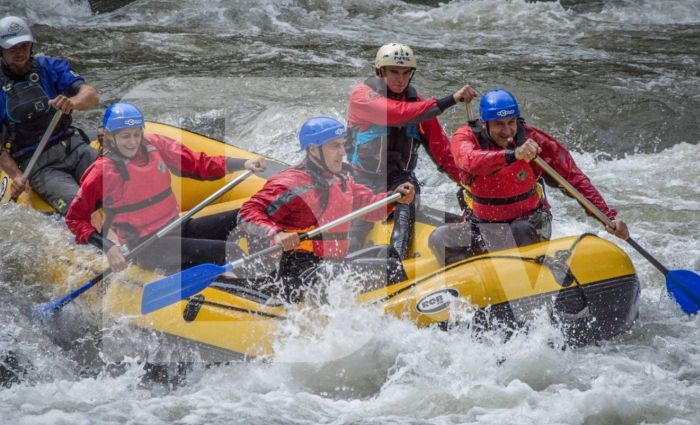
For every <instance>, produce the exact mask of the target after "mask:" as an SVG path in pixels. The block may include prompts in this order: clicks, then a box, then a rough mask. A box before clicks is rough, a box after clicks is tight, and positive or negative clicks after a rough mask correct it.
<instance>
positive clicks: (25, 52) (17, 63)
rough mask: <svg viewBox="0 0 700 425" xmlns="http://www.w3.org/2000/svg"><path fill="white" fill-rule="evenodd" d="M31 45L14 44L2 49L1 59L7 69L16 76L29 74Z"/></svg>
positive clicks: (27, 42)
mask: <svg viewBox="0 0 700 425" xmlns="http://www.w3.org/2000/svg"><path fill="white" fill-rule="evenodd" d="M31 57H32V43H31V42H29V41H25V42H22V43H18V44H15V45H14V46H12V47H10V48H9V49H2V58H3V60H4V61H5V64H7V67H8V69H9V70H10V71H11V72H12V73H14V74H17V75H24V74H26V73H27V72H29V69H30V68H31V66H32V62H31Z"/></svg>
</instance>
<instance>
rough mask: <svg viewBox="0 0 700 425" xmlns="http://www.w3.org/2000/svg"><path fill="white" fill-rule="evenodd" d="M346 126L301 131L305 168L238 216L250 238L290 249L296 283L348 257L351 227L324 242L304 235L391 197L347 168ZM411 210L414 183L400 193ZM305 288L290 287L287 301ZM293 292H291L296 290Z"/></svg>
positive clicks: (317, 122)
mask: <svg viewBox="0 0 700 425" xmlns="http://www.w3.org/2000/svg"><path fill="white" fill-rule="evenodd" d="M346 136H347V133H346V129H345V126H344V125H343V124H341V123H340V122H339V121H337V120H335V119H333V118H330V117H323V116H320V117H313V118H311V119H309V120H308V121H306V122H305V123H304V124H303V125H302V126H301V129H300V131H299V141H300V145H301V149H302V150H303V151H305V152H306V157H305V158H304V160H303V161H302V163H301V164H299V165H297V166H295V167H291V168H288V169H287V170H284V171H282V172H281V173H279V174H276V175H274V176H272V177H271V178H270V179H268V181H267V182H266V183H265V185H264V186H263V188H262V189H261V190H260V191H259V192H258V193H256V194H255V195H253V196H252V197H251V198H250V199H249V200H248V201H246V202H245V203H244V204H243V206H242V207H241V210H240V212H239V213H238V225H239V226H240V227H241V228H242V229H244V230H246V231H247V232H248V233H250V234H252V235H255V236H258V237H262V238H267V239H269V240H270V241H271V242H272V243H275V244H279V245H281V246H282V247H283V249H284V254H283V255H282V258H281V261H280V266H279V276H280V277H282V278H283V280H284V279H285V278H287V277H290V278H294V277H296V276H299V275H300V274H302V272H304V271H307V270H310V269H313V268H314V267H316V266H317V265H318V264H319V263H320V261H321V259H329V260H342V259H344V258H345V257H346V255H347V254H348V246H349V241H348V231H349V230H350V224H349V223H346V224H344V225H339V226H336V227H335V228H333V229H331V230H329V231H328V232H326V233H324V234H323V235H322V236H321V238H319V239H314V240H309V241H304V242H301V241H300V239H299V233H302V232H308V231H309V230H312V229H313V228H315V227H318V226H321V225H323V224H326V223H328V222H331V221H333V220H335V219H337V218H339V217H342V216H344V215H347V214H349V213H350V212H352V211H354V210H356V209H358V208H362V207H364V206H366V205H369V204H371V203H373V202H375V201H378V200H380V199H383V198H384V197H386V193H384V192H382V193H378V194H375V193H374V192H373V191H372V190H371V189H369V188H368V187H366V186H364V185H362V184H359V183H357V182H355V180H354V178H353V177H352V174H351V173H350V172H349V170H348V169H347V167H346V165H347V164H345V163H344V162H343V158H344V157H345V148H344V143H345V137H346ZM395 191H396V192H400V193H402V194H403V195H404V196H403V197H402V198H401V199H400V200H399V201H398V202H400V203H402V204H409V203H410V202H411V201H412V200H413V196H414V194H415V189H414V187H413V185H412V184H411V183H408V182H406V183H404V184H402V185H399V187H398V188H397V189H396V190H395ZM391 211H392V207H391V206H388V207H387V209H386V210H382V209H380V210H377V211H375V212H372V213H368V214H367V215H366V216H364V217H363V219H364V220H367V221H375V220H381V219H383V218H385V217H386V215H387V214H388V213H390V212H391ZM301 283H302V282H299V281H298V280H292V279H289V280H287V281H286V282H285V284H286V285H287V286H288V287H287V288H285V289H286V290H287V291H288V292H287V297H288V298H290V297H292V296H291V295H290V294H291V292H293V290H294V289H296V288H294V287H296V286H298V285H299V284H301ZM290 286H291V288H290Z"/></svg>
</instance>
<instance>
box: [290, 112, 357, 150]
mask: <svg viewBox="0 0 700 425" xmlns="http://www.w3.org/2000/svg"><path fill="white" fill-rule="evenodd" d="M347 134H348V132H347V130H346V129H345V126H344V125H343V124H342V123H341V122H340V121H338V120H336V119H334V118H331V117H324V116H319V117H313V118H309V119H308V120H307V121H306V122H305V123H304V124H302V126H301V129H300V130H299V144H300V145H301V150H306V149H308V147H309V146H321V145H323V144H324V143H326V142H329V141H331V140H334V139H338V138H340V137H345V136H347Z"/></svg>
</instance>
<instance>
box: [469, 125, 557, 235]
mask: <svg viewBox="0 0 700 425" xmlns="http://www.w3.org/2000/svg"><path fill="white" fill-rule="evenodd" d="M472 128H473V130H474V133H475V135H476V137H477V139H478V140H479V144H480V145H481V147H482V148H484V149H488V148H489V145H490V144H491V143H490V141H489V140H488V136H486V132H485V130H484V129H483V128H482V127H481V126H480V125H472ZM515 139H516V144H517V145H518V146H519V145H521V144H522V143H523V142H524V123H523V121H522V120H518V133H517V135H516V138H515ZM538 179H539V177H538V175H537V173H536V172H535V170H533V168H532V167H531V166H530V164H528V163H527V162H525V161H515V162H513V163H512V164H509V165H507V166H505V167H503V168H501V169H500V170H498V171H497V172H495V173H493V174H490V175H487V176H475V177H473V178H472V179H471V182H470V184H469V186H468V187H466V186H465V191H466V197H467V201H468V204H469V207H470V208H471V210H472V214H473V215H474V217H476V218H477V219H479V220H484V221H497V222H508V221H512V220H515V219H517V218H522V217H527V216H528V215H530V214H532V213H533V212H534V211H535V210H536V209H537V208H538V207H539V206H540V204H541V202H542V198H543V196H544V193H543V190H542V188H541V185H540V184H539V182H538Z"/></svg>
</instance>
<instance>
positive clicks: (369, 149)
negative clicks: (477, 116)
mask: <svg viewBox="0 0 700 425" xmlns="http://www.w3.org/2000/svg"><path fill="white" fill-rule="evenodd" d="M374 67H375V75H374V76H372V77H369V78H368V79H366V80H365V81H364V82H363V83H361V84H358V85H357V86H355V88H354V89H353V91H352V93H351V94H350V105H349V107H348V127H349V135H348V139H349V146H348V148H347V149H348V158H349V160H350V162H351V163H352V165H353V168H354V169H355V175H356V178H357V180H358V181H359V182H362V183H364V184H365V185H367V186H369V187H371V188H372V189H373V190H375V191H378V192H379V191H387V190H393V189H394V188H396V187H397V186H398V185H399V184H401V183H404V182H406V181H410V182H412V183H413V184H414V186H415V187H416V190H418V188H419V184H418V179H417V178H416V176H415V173H414V170H415V168H416V164H417V153H418V147H419V146H420V145H423V146H424V147H425V150H426V151H427V152H428V154H429V156H430V158H431V159H432V160H433V162H434V163H435V164H436V165H437V168H438V170H440V171H442V172H447V174H448V175H449V176H450V178H452V180H454V181H456V182H458V181H459V170H458V169H457V167H456V165H455V162H454V159H453V158H452V154H451V153H450V143H449V139H448V138H447V135H446V134H445V132H444V130H443V129H442V126H441V125H440V123H439V122H438V120H437V118H436V117H437V116H438V115H440V114H441V113H442V112H443V111H445V110H446V109H447V108H449V107H451V106H454V105H455V104H457V103H458V102H463V101H465V100H466V101H467V102H469V101H471V100H472V99H473V98H474V97H475V96H476V95H477V93H476V91H475V90H474V89H473V88H471V87H470V86H469V85H465V86H463V87H462V88H460V89H459V90H457V91H456V92H454V93H452V94H449V95H447V96H445V97H443V98H441V99H436V98H430V99H424V98H423V97H422V96H420V95H419V94H418V92H417V91H416V89H415V88H414V87H413V86H411V85H410V82H411V79H412V78H413V74H414V72H415V70H416V68H417V61H416V56H415V55H414V53H413V50H412V49H411V48H410V47H408V46H406V45H405V44H400V43H389V44H385V45H384V46H382V47H380V48H379V50H378V51H377V55H376V58H375V61H374ZM416 199H417V197H416ZM416 202H417V201H414V202H413V203H411V204H409V205H398V206H397V207H396V209H395V211H394V229H393V232H392V236H391V245H392V246H393V247H394V248H395V249H396V251H397V252H398V253H399V255H400V256H401V257H402V258H406V257H407V256H408V253H409V249H410V245H411V239H412V237H413V225H414V221H415V211H416ZM368 230H369V229H368V227H367V226H366V225H363V223H360V222H355V223H353V229H352V231H351V249H353V250H354V249H359V248H361V247H362V246H363V245H364V238H365V236H366V234H367V232H368Z"/></svg>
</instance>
